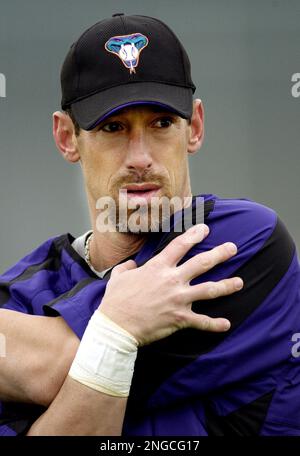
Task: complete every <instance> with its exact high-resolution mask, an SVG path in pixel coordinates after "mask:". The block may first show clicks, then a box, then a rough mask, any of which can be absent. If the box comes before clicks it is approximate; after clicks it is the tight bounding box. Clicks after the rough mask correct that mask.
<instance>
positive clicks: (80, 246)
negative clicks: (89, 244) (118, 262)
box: [72, 230, 113, 279]
mask: <svg viewBox="0 0 300 456" xmlns="http://www.w3.org/2000/svg"><path fill="white" fill-rule="evenodd" d="M91 232H92V230H90V231H87V232H86V233H84V234H82V235H81V236H79V237H78V238H76V239H75V241H73V243H72V247H73V249H74V250H76V252H77V253H78V255H80V256H81V257H82V258H83V259H84V260H85V255H84V246H85V240H86V238H87V236H88V235H89V234H90V233H91ZM88 266H89V265H88ZM89 268H90V269H91V270H92V271H93V273H94V274H96V275H97V276H98V277H100V278H101V279H103V277H104V274H105V273H106V272H107V271H109V270H110V269H112V268H113V266H111V267H110V268H107V269H104V271H96V269H94V268H93V266H89Z"/></svg>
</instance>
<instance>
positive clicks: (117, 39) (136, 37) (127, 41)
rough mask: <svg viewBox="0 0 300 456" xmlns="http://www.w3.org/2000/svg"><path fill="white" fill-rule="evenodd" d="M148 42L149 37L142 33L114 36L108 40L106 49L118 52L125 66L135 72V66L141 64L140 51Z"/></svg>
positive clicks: (114, 52)
mask: <svg viewBox="0 0 300 456" xmlns="http://www.w3.org/2000/svg"><path fill="white" fill-rule="evenodd" d="M148 42H149V40H148V38H147V37H146V36H145V35H142V34H141V33H134V34H132V35H121V36H113V37H111V38H110V39H109V40H108V41H106V43H105V49H106V50H107V51H108V52H111V53H113V54H116V55H117V56H118V57H119V58H120V59H121V61H122V63H123V64H124V65H125V67H126V68H128V69H129V70H130V73H135V72H136V71H135V68H136V67H137V66H138V64H139V58H140V53H141V51H142V50H143V49H144V48H145V47H146V46H147V44H148Z"/></svg>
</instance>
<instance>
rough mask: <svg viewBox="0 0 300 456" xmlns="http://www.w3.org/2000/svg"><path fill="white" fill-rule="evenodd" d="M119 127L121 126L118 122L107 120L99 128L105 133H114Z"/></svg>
mask: <svg viewBox="0 0 300 456" xmlns="http://www.w3.org/2000/svg"><path fill="white" fill-rule="evenodd" d="M121 128H122V126H121V124H120V123H119V122H109V123H107V124H105V125H103V127H101V128H100V130H103V131H106V132H107V133H114V132H115V131H120V130H121Z"/></svg>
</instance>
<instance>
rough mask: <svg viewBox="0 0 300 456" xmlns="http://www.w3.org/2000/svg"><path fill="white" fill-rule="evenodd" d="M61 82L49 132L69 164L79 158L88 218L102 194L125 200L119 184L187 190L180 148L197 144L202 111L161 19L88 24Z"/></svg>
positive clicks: (120, 18)
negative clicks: (59, 108)
mask: <svg viewBox="0 0 300 456" xmlns="http://www.w3.org/2000/svg"><path fill="white" fill-rule="evenodd" d="M61 82H62V109H63V112H62V113H59V112H56V113H54V136H55V140H56V143H57V146H58V148H59V150H60V151H61V152H62V153H63V155H64V157H65V158H66V159H67V160H68V161H71V162H76V161H78V160H80V163H81V166H82V169H83V173H84V178H85V183H86V189H87V194H88V199H89V205H90V210H91V212H92V216H93V218H95V217H96V216H97V209H96V205H97V201H98V200H99V198H101V197H102V198H103V197H105V196H110V197H112V198H114V200H115V201H116V204H117V207H118V205H119V204H122V201H123V203H124V201H125V200H124V198H123V200H121V203H120V198H119V191H120V189H124V188H125V189H127V190H128V195H130V193H129V192H130V191H132V192H133V193H134V190H136V191H137V190H144V191H145V192H144V194H143V195H142V196H143V197H147V198H148V200H149V197H150V196H151V195H152V196H156V197H162V196H166V197H168V198H169V199H170V198H172V197H174V196H178V197H180V198H183V197H185V196H189V195H190V181H189V171H188V162H187V152H189V153H193V152H195V151H196V150H197V149H198V148H199V147H200V145H201V142H202V139H203V111H202V105H201V102H200V100H195V101H194V102H193V92H194V90H195V86H194V84H193V82H192V80H191V75H190V63H189V59H188V56H187V54H186V52H185V50H184V48H183V46H182V45H181V43H180V42H179V40H178V38H177V37H176V36H175V35H174V33H173V32H172V31H171V30H170V29H169V28H168V27H167V26H166V25H165V24H163V23H162V22H161V21H159V20H157V19H153V18H149V17H145V16H124V15H115V16H114V17H112V18H110V19H106V20H104V21H101V22H99V23H97V24H95V25H94V26H93V27H91V28H90V29H88V30H87V31H86V32H85V33H83V35H81V37H80V38H79V39H78V40H77V42H76V43H74V44H73V45H72V46H71V48H70V51H69V53H68V55H67V57H66V59H65V62H64V64H63V68H62V73H61ZM134 184H136V187H133V186H134ZM142 184H143V187H141V185H142ZM146 185H147V186H148V190H147V187H146ZM128 187H129V188H128ZM150 187H152V193H149V192H150ZM155 187H156V188H158V190H157V191H154V190H155ZM147 192H148V193H147ZM139 194H140V193H139ZM130 196H131V198H129V197H128V198H127V199H126V203H128V201H129V199H130V200H131V203H132V202H133V201H135V200H136V199H137V197H136V195H133V194H132V195H130ZM133 196H135V200H134V198H133ZM148 200H147V201H148ZM98 206H99V205H98ZM147 207H148V209H147V211H148V213H149V201H148V205H147ZM132 212H134V210H133V209H129V211H128V213H132ZM118 214H119V213H118ZM152 218H153V217H152ZM119 222H120V220H119V219H117V223H119Z"/></svg>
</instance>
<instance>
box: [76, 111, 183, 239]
mask: <svg viewBox="0 0 300 456" xmlns="http://www.w3.org/2000/svg"><path fill="white" fill-rule="evenodd" d="M190 128H191V127H190V126H189V124H188V122H187V120H185V119H183V118H181V117H179V116H177V115H176V114H174V113H172V112H168V111H163V110H161V109H160V108H158V107H152V106H151V107H150V106H149V107H148V106H133V107H130V108H126V109H123V110H120V111H118V112H117V113H116V114H114V115H112V116H110V117H108V118H106V119H105V120H104V121H102V122H101V123H100V124H99V125H98V126H97V127H96V128H95V129H93V130H91V131H84V130H81V132H80V135H79V136H78V137H77V138H76V141H77V148H78V152H79V155H80V162H81V166H82V169H83V173H84V178H85V184H86V189H87V193H88V198H89V203H90V207H92V208H95V211H96V204H97V202H98V201H99V199H101V198H103V197H111V198H112V199H113V200H114V202H115V204H116V209H117V211H116V222H117V224H119V225H121V226H123V231H124V224H125V225H126V222H124V217H123V215H124V212H123V215H120V208H122V207H123V208H124V207H125V206H126V220H128V219H129V218H130V216H131V215H132V214H133V213H135V214H137V212H136V211H137V209H140V210H139V217H140V219H139V222H141V223H140V225H141V226H143V227H144V229H142V230H143V231H148V230H150V226H151V219H152V227H153V226H156V227H157V223H158V224H161V214H160V215H159V216H157V213H156V215H154V214H153V209H152V208H151V206H153V207H155V206H156V207H157V205H159V203H158V198H161V197H163V196H164V197H167V198H168V199H169V200H170V199H171V198H172V197H174V196H177V197H180V198H181V199H182V198H183V197H187V196H190V182H189V171H188V160H187V148H188V141H189V137H190ZM124 189H126V190H127V195H125V194H124ZM120 191H121V194H120ZM151 202H152V204H151ZM128 205H130V207H129V208H128ZM100 206H101V204H100V205H99V202H98V208H100ZM101 207H102V209H103V206H101ZM151 210H152V216H151ZM172 211H173V210H172V208H171V212H172ZM96 213H98V215H99V210H98V211H96ZM146 217H147V221H146ZM155 218H156V220H154V219H155ZM142 219H143V220H142ZM126 226H127V228H128V231H132V230H131V229H130V227H128V225H126ZM145 226H147V228H146V229H145ZM126 231H127V230H126ZM133 231H134V230H133Z"/></svg>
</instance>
